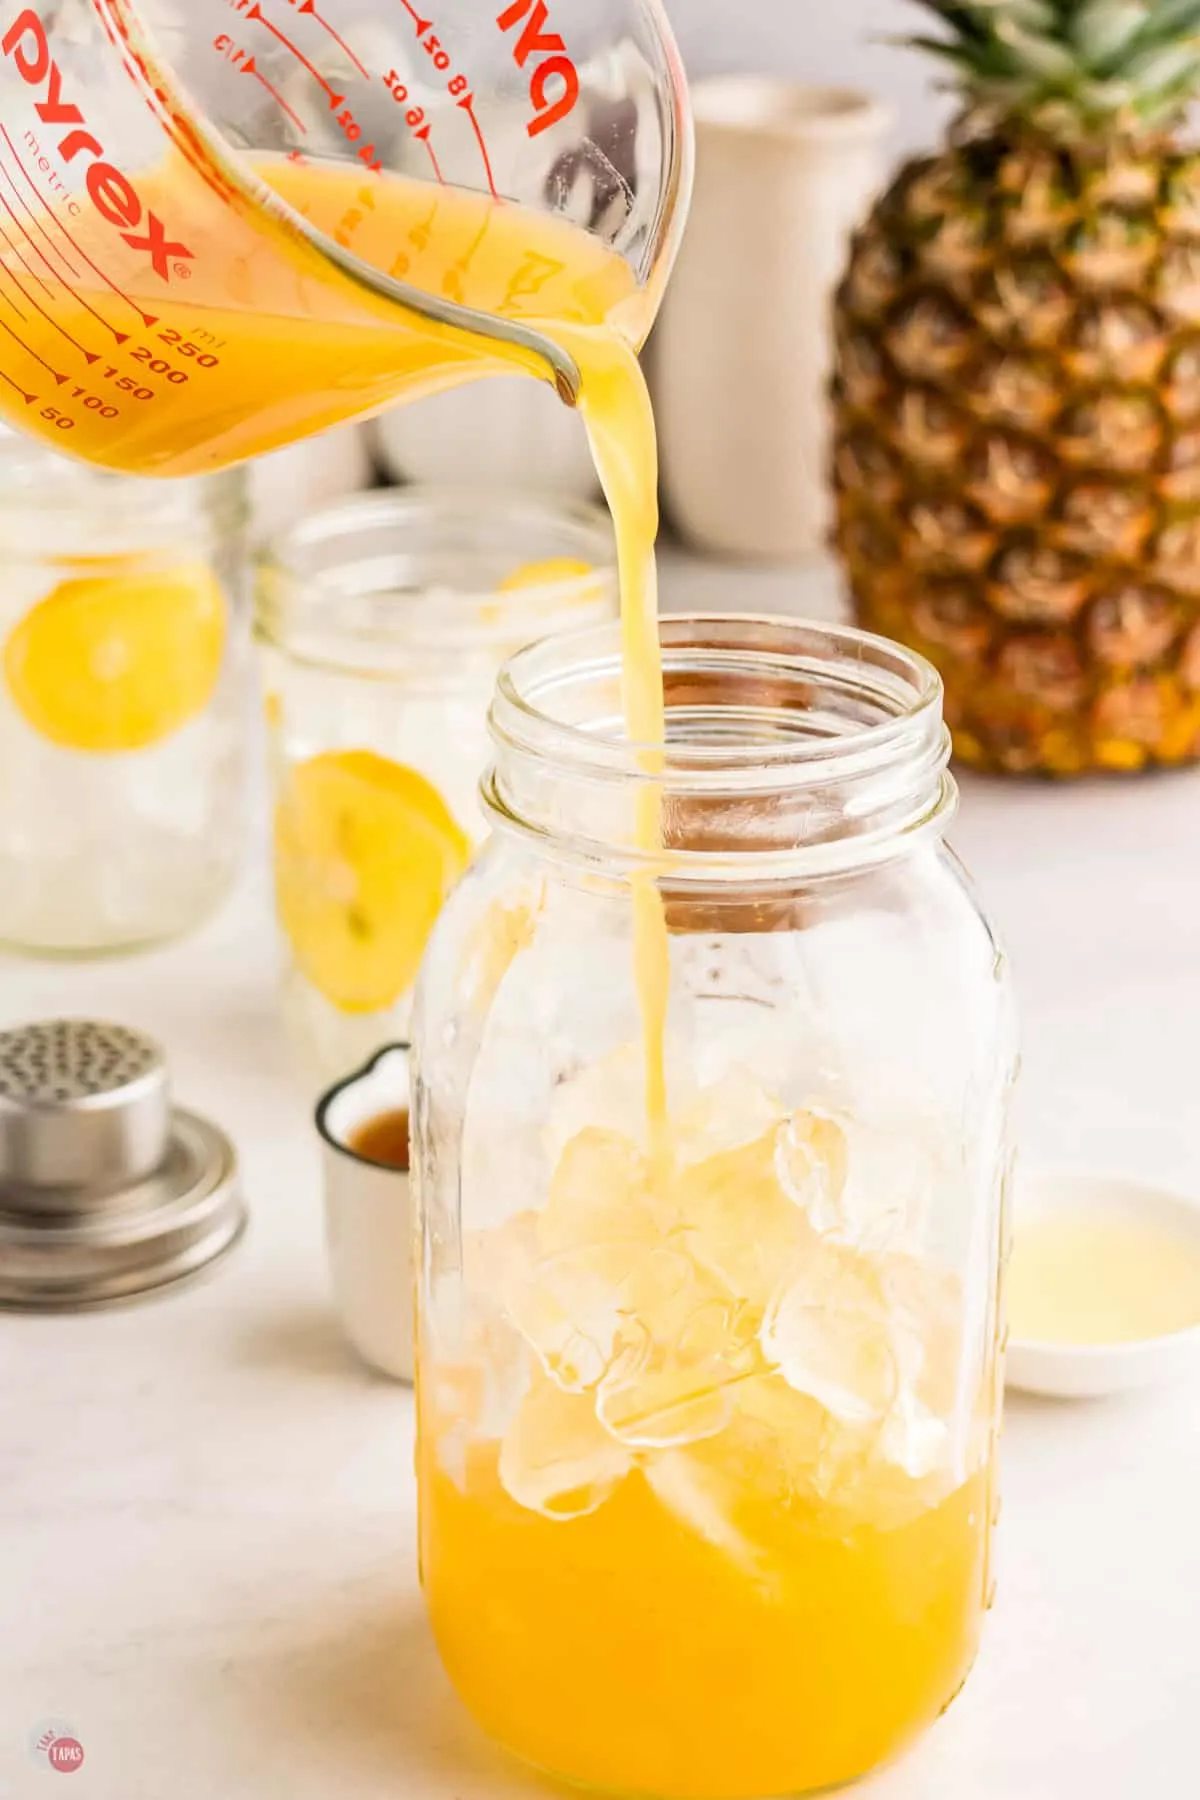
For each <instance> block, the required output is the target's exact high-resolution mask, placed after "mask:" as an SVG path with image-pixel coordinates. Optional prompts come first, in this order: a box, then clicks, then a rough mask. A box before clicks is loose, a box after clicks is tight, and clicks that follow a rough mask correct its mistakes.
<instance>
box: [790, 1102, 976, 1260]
mask: <svg viewBox="0 0 1200 1800" xmlns="http://www.w3.org/2000/svg"><path fill="white" fill-rule="evenodd" d="M779 1174H780V1180H781V1182H782V1183H783V1185H784V1187H785V1188H786V1189H787V1191H788V1192H789V1193H791V1194H792V1196H793V1198H794V1199H795V1200H796V1203H797V1205H799V1206H802V1207H803V1208H804V1209H805V1211H806V1212H807V1213H808V1216H809V1218H810V1219H811V1221H812V1223H813V1225H814V1227H815V1228H816V1230H818V1231H819V1232H820V1233H821V1234H822V1236H824V1237H829V1238H832V1239H833V1240H834V1241H836V1242H838V1243H842V1244H848V1245H851V1246H852V1247H854V1248H855V1249H858V1250H863V1251H871V1252H877V1251H878V1252H882V1251H886V1250H892V1249H902V1248H905V1247H908V1246H911V1245H913V1244H918V1243H920V1242H921V1241H922V1239H923V1237H924V1234H925V1230H926V1226H927V1222H928V1218H929V1213H930V1209H931V1206H932V1204H933V1201H934V1197H935V1194H936V1193H937V1191H938V1186H939V1182H940V1180H941V1170H940V1165H939V1159H938V1156H937V1153H936V1150H935V1148H934V1144H933V1141H932V1139H931V1137H930V1136H929V1135H927V1134H926V1133H923V1132H921V1131H920V1130H918V1129H917V1128H916V1127H915V1126H913V1125H912V1124H911V1123H910V1122H897V1121H891V1120H889V1121H886V1122H868V1121H864V1120H862V1119H859V1118H855V1117H853V1116H852V1115H851V1114H850V1113H848V1112H827V1111H824V1110H823V1109H822V1108H821V1107H819V1106H815V1105H814V1106H810V1107H809V1108H808V1109H807V1110H805V1111H804V1112H801V1113H796V1114H794V1115H793V1117H792V1118H791V1119H790V1120H789V1122H788V1126H787V1128H786V1130H785V1131H784V1133H783V1134H782V1136H781V1138H780V1161H779Z"/></svg>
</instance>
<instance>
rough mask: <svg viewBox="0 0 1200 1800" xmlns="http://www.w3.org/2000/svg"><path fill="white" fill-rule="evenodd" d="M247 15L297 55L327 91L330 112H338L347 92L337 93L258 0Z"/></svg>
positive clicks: (314, 78)
mask: <svg viewBox="0 0 1200 1800" xmlns="http://www.w3.org/2000/svg"><path fill="white" fill-rule="evenodd" d="M245 16H246V18H247V19H249V20H250V21H251V22H252V23H253V24H255V25H262V26H264V27H265V29H266V30H267V31H269V32H270V34H271V36H272V37H273V38H275V39H277V41H278V42H279V43H281V44H282V45H283V47H284V49H285V50H287V51H290V53H291V54H292V55H293V56H294V57H295V59H296V61H297V62H298V63H300V64H302V66H303V67H304V68H306V69H307V70H308V72H309V74H310V75H311V76H312V78H313V80H314V81H315V82H316V83H317V85H318V87H322V88H324V90H325V93H326V94H327V96H328V98H329V110H330V112H336V111H337V109H338V107H339V106H340V105H341V104H342V102H343V101H344V100H345V98H346V96H345V94H339V93H336V92H335V91H334V89H333V88H331V87H330V85H329V83H328V82H327V81H326V79H325V77H324V76H323V75H322V73H321V71H320V69H318V68H317V66H316V64H315V63H311V62H309V60H308V58H307V56H305V54H304V52H303V50H301V48H300V46H299V44H293V42H292V40H291V38H290V37H288V35H287V33H286V32H284V31H280V29H279V27H278V25H275V24H273V23H272V22H271V20H270V19H268V17H267V15H266V13H265V12H264V11H263V9H262V7H261V6H260V5H259V4H258V0H254V4H253V5H252V6H248V7H247V8H246V13H245Z"/></svg>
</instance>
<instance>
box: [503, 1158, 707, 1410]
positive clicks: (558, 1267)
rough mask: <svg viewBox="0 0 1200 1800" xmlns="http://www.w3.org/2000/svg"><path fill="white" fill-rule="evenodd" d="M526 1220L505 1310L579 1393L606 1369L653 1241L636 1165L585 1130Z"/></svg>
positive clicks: (654, 1230)
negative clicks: (629, 1290) (630, 1289)
mask: <svg viewBox="0 0 1200 1800" xmlns="http://www.w3.org/2000/svg"><path fill="white" fill-rule="evenodd" d="M532 1221H533V1222H532V1228H530V1227H529V1226H526V1227H525V1228H524V1230H523V1231H522V1234H521V1238H520V1243H519V1246H517V1254H516V1255H515V1256H514V1258H513V1260H512V1263H511V1264H510V1265H509V1266H507V1267H506V1268H505V1271H504V1275H503V1280H502V1288H501V1291H502V1293H503V1299H504V1305H505V1308H506V1311H507V1312H508V1315H509V1317H510V1318H511V1319H512V1320H513V1322H514V1323H515V1325H516V1326H517V1329H518V1330H519V1331H520V1332H521V1333H522V1335H523V1336H524V1337H525V1339H526V1341H527V1342H528V1343H529V1344H530V1345H531V1347H532V1348H533V1349H534V1350H535V1351H536V1352H537V1355H538V1356H539V1358H540V1359H541V1362H542V1365H543V1367H544V1368H545V1370H546V1372H547V1374H549V1375H551V1376H552V1377H553V1378H554V1380H555V1381H557V1382H558V1383H559V1385H560V1386H561V1387H563V1388H565V1389H567V1390H569V1391H573V1392H582V1391H584V1390H586V1389H588V1388H592V1387H595V1386H596V1385H597V1383H598V1382H599V1381H600V1379H601V1377H602V1376H603V1375H604V1373H605V1371H606V1370H607V1368H608V1367H609V1364H610V1363H611V1362H612V1359H613V1356H614V1355H615V1353H616V1347H617V1336H618V1332H619V1330H620V1328H621V1324H622V1319H623V1317H624V1316H625V1314H626V1313H627V1312H628V1311H629V1310H630V1307H631V1304H632V1303H631V1301H630V1300H629V1299H628V1297H627V1296H626V1294H625V1290H626V1287H627V1285H628V1283H629V1282H630V1280H631V1278H632V1277H633V1275H634V1272H635V1270H636V1269H637V1268H638V1267H639V1265H640V1264H641V1263H642V1262H643V1261H644V1260H645V1259H646V1258H647V1256H649V1255H651V1254H652V1253H653V1252H654V1250H655V1249H656V1248H657V1247H658V1245H659V1243H660V1241H661V1236H662V1234H661V1230H660V1227H659V1224H658V1221H657V1219H656V1217H655V1214H654V1211H653V1208H652V1206H651V1204H650V1201H649V1193H648V1186H647V1174H646V1165H645V1160H644V1158H643V1157H642V1155H641V1153H640V1152H639V1151H638V1150H637V1148H636V1147H635V1146H634V1145H633V1144H631V1143H630V1142H629V1141H628V1140H627V1139H625V1138H623V1137H620V1136H618V1135H617V1134H616V1133H614V1132H610V1131H602V1130H598V1129H596V1128H593V1127H588V1128H585V1129H584V1130H583V1131H581V1132H579V1133H578V1134H577V1135H576V1136H575V1137H574V1138H572V1139H571V1141H570V1143H568V1144H567V1145H566V1147H565V1149H564V1150H563V1153H562V1156H561V1158H560V1160H559V1163H558V1167H557V1168H556V1170H555V1172H554V1176H553V1180H552V1183H551V1190H550V1197H549V1200H548V1201H547V1204H546V1207H545V1210H544V1211H543V1212H541V1213H540V1214H536V1215H532ZM489 1235H494V1234H489ZM668 1277H669V1278H672V1279H675V1280H678V1279H679V1278H680V1277H679V1276H678V1274H677V1273H675V1272H673V1271H671V1270H668V1271H666V1275H665V1277H664V1278H668Z"/></svg>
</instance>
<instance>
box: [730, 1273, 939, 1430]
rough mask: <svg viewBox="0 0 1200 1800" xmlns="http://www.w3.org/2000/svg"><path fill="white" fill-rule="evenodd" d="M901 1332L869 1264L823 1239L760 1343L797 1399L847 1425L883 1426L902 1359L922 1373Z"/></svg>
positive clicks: (778, 1305) (897, 1387)
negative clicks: (804, 1398) (800, 1397)
mask: <svg viewBox="0 0 1200 1800" xmlns="http://www.w3.org/2000/svg"><path fill="white" fill-rule="evenodd" d="M906 1331H907V1325H906V1324H905V1322H903V1321H894V1320H893V1319H892V1317H891V1316H890V1313H889V1308H888V1305H887V1300H886V1298H885V1295H884V1293H883V1289H882V1284H881V1281H880V1277H879V1273H878V1271H877V1270H876V1269H875V1268H874V1267H873V1266H872V1265H871V1263H870V1262H869V1261H868V1260H867V1259H866V1258H864V1257H861V1256H858V1255H856V1254H855V1253H854V1252H853V1251H850V1250H847V1249H846V1248H845V1247H844V1246H842V1245H838V1244H835V1243H831V1242H830V1241H829V1240H828V1239H821V1240H818V1242H817V1243H816V1244H815V1246H814V1247H813V1249H812V1251H811V1253H810V1254H809V1255H808V1256H807V1257H806V1258H805V1259H804V1261H803V1263H802V1264H801V1265H800V1267H799V1268H798V1269H797V1271H796V1272H795V1274H794V1275H793V1277H792V1280H791V1281H790V1283H789V1284H788V1286H787V1287H786V1288H785V1289H784V1290H783V1291H782V1293H780V1294H779V1295H778V1297H777V1298H776V1300H775V1302H774V1303H773V1305H772V1307H771V1310H770V1312H769V1314H768V1316H767V1319H766V1321H765V1323H764V1326H763V1333H762V1343H763V1349H764V1351H765V1353H766V1355H767V1357H768V1359H769V1360H770V1361H771V1362H773V1363H775V1364H776V1365H777V1366H778V1367H779V1369H780V1371H781V1373H782V1374H783V1376H784V1378H785V1380H786V1381H787V1382H788V1385H789V1386H790V1387H793V1388H795V1390H796V1392H797V1393H799V1394H807V1395H809V1396H810V1398H811V1399H813V1400H816V1401H818V1402H819V1403H820V1405H822V1406H823V1407H824V1408H825V1409H826V1411H827V1412H829V1413H831V1414H832V1416H833V1417H834V1418H835V1419H837V1420H839V1421H840V1422H841V1423H842V1424H844V1425H867V1424H872V1423H882V1421H883V1419H884V1418H885V1417H886V1415H887V1413H888V1410H889V1408H890V1407H891V1406H892V1404H893V1402H894V1401H895V1398H896V1395H897V1393H898V1392H899V1390H900V1385H901V1369H900V1363H901V1358H902V1357H903V1356H904V1355H905V1353H906V1352H908V1354H909V1358H910V1360H912V1359H913V1358H915V1360H916V1361H917V1363H918V1365H919V1360H920V1348H919V1345H917V1346H916V1347H915V1350H914V1349H912V1348H911V1347H910V1346H909V1345H908V1344H907V1342H906V1341H905V1338H904V1334H905V1332H906Z"/></svg>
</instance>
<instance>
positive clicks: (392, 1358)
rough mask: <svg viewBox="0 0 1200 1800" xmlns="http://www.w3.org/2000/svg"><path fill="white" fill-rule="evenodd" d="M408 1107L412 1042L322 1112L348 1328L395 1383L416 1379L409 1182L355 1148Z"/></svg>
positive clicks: (333, 1236)
mask: <svg viewBox="0 0 1200 1800" xmlns="http://www.w3.org/2000/svg"><path fill="white" fill-rule="evenodd" d="M408 1105H409V1049H408V1045H407V1044H392V1045H389V1046H388V1047H387V1048H386V1049H384V1050H381V1051H380V1052H379V1054H378V1055H377V1056H375V1057H373V1058H372V1059H371V1061H370V1062H369V1063H368V1064H367V1066H366V1067H365V1068H364V1069H360V1070H359V1072H358V1073H357V1074H355V1075H351V1076H348V1077H347V1078H346V1080H344V1081H341V1082H339V1083H338V1084H337V1086H336V1087H334V1088H331V1089H330V1090H329V1092H328V1093H327V1094H326V1095H325V1097H324V1099H323V1100H322V1101H321V1103H320V1105H319V1106H318V1107H317V1113H316V1125H317V1131H318V1133H319V1135H320V1138H321V1153H322V1158H323V1164H324V1176H325V1233H326V1241H327V1244H328V1248H329V1266H330V1272H331V1274H332V1277H333V1291H334V1297H335V1300H336V1302H337V1308H338V1313H339V1315H340V1317H341V1321H342V1328H343V1330H344V1331H345V1333H346V1336H347V1337H348V1338H349V1340H350V1342H351V1344H352V1345H353V1346H354V1348H355V1350H357V1352H358V1354H359V1355H360V1356H361V1357H362V1359H363V1361H364V1362H366V1363H369V1364H370V1365H371V1367H372V1368H373V1369H378V1370H379V1371H380V1373H381V1374H384V1375H390V1376H391V1377H392V1379H393V1380H395V1381H411V1380H412V1378H413V1274H412V1208H411V1204H410V1199H409V1177H408V1175H407V1174H406V1173H402V1172H401V1171H400V1170H398V1169H392V1168H388V1167H386V1166H385V1165H384V1164H382V1163H376V1162H369V1161H368V1160H367V1158H366V1157H363V1156H359V1155H358V1154H357V1152H355V1151H353V1150H351V1149H350V1148H349V1143H350V1139H351V1138H352V1137H353V1136H354V1134H355V1132H356V1131H358V1130H359V1129H360V1128H361V1127H362V1126H363V1125H366V1124H367V1123H368V1122H369V1121H370V1120H371V1119H377V1118H378V1117H379V1116H380V1114H381V1113H387V1112H395V1111H397V1110H398V1109H400V1108H404V1109H406V1110H407V1108H408Z"/></svg>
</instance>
